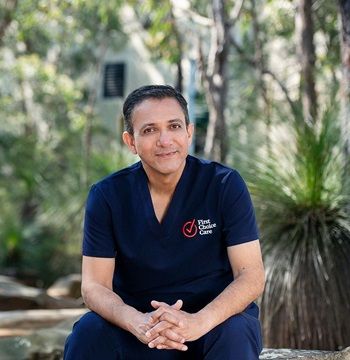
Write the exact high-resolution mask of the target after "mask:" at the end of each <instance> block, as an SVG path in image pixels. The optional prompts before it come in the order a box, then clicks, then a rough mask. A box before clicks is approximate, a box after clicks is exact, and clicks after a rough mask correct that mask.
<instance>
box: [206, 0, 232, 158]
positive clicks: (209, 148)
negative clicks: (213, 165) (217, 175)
mask: <svg viewBox="0 0 350 360" xmlns="http://www.w3.org/2000/svg"><path fill="white" fill-rule="evenodd" d="M212 11H213V21H214V25H213V27H212V32H211V36H212V40H211V44H210V46H211V47H210V52H209V56H208V62H207V64H206V66H205V65H204V64H205V62H204V61H203V57H201V58H202V61H201V63H202V64H201V68H202V75H203V76H202V79H203V83H204V87H205V90H206V91H205V95H206V99H207V103H208V108H209V124H208V128H207V135H206V139H205V146H204V154H205V156H206V157H209V158H212V159H214V160H217V161H223V162H224V161H225V159H226V155H227V152H228V141H227V140H228V137H227V128H226V119H225V108H226V101H227V89H228V88H227V80H228V76H227V65H228V50H229V46H230V39H229V32H230V28H231V24H230V23H229V22H228V15H227V12H226V10H225V4H224V1H223V0H213V2H212Z"/></svg>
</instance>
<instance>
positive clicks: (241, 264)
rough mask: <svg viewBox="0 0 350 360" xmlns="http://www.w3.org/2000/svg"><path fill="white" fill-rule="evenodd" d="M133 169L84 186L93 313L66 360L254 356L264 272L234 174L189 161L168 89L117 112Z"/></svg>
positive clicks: (178, 101)
mask: <svg viewBox="0 0 350 360" xmlns="http://www.w3.org/2000/svg"><path fill="white" fill-rule="evenodd" d="M123 113H124V119H125V124H126V131H125V132H124V133H123V140H124V142H125V144H126V145H127V146H128V148H129V149H130V150H131V151H132V152H133V153H134V154H138V155H139V157H140V159H141V161H140V162H138V163H136V164H134V165H132V166H130V167H128V168H125V169H123V170H121V171H118V172H116V173H114V174H112V175H110V176H108V177H107V178H105V179H103V180H102V181H100V182H98V183H97V184H95V185H93V186H92V188H91V191H90V194H89V197H88V200H87V204H86V214H85V225H84V240H83V264H82V294H83V298H84V301H85V303H86V305H87V307H88V308H89V309H90V310H91V312H89V313H87V314H86V315H84V316H83V317H82V318H81V319H80V320H79V321H78V322H77V323H76V324H75V325H74V327H73V332H72V334H71V335H70V336H69V337H68V339H67V342H66V347H65V357H64V358H65V359H67V360H69V359H106V360H108V359H137V360H140V359H141V360H142V359H156V360H157V359H169V360H170V359H206V360H213V359H220V360H225V359H232V360H233V359H234V360H255V359H258V357H259V353H260V352H261V349H262V343H261V335H260V324H259V320H258V308H257V306H256V305H255V304H254V303H253V301H254V300H255V299H256V298H257V297H258V296H259V295H260V294H261V293H262V291H263V287H264V269H263V264H262V259H261V251H260V245H259V240H258V233H257V227H256V222H255V216H254V210H253V207H252V204H251V200H250V196H249V193H248V191H247V188H246V186H245V183H244V182H243V180H242V178H241V177H240V176H239V174H238V173H237V171H235V170H232V169H229V168H227V167H225V166H223V165H221V164H218V163H215V162H210V161H203V160H199V159H197V158H195V157H192V156H190V155H188V148H189V146H190V144H191V140H192V134H193V125H192V124H190V123H189V118H188V111H187V103H186V101H185V99H184V98H183V97H182V95H181V94H180V93H178V92H177V91H176V90H174V89H173V88H172V87H170V86H160V85H155V86H144V87H141V88H139V89H136V90H135V91H133V92H132V93H131V94H130V95H129V96H128V97H127V99H126V100H125V103H124V107H123Z"/></svg>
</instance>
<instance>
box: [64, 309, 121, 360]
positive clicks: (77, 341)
mask: <svg viewBox="0 0 350 360" xmlns="http://www.w3.org/2000/svg"><path fill="white" fill-rule="evenodd" d="M112 332H113V325H112V324H110V323H109V322H107V321H106V320H105V319H103V318H102V317H101V316H99V315H98V314H96V313H94V312H88V313H86V314H85V315H83V316H82V317H81V318H80V319H79V320H78V321H77V322H76V323H75V324H74V326H73V330H72V333H71V334H70V335H69V336H68V338H67V340H66V343H65V348H64V359H65V360H70V359H75V360H76V359H79V360H80V359H85V360H86V359H96V358H99V354H100V352H101V349H105V350H104V351H107V350H108V351H109V352H113V351H115V349H112V347H111V345H110V343H111V333H112ZM109 348H111V349H109Z"/></svg>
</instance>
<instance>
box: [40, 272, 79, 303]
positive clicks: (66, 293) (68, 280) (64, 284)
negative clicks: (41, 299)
mask: <svg viewBox="0 0 350 360" xmlns="http://www.w3.org/2000/svg"><path fill="white" fill-rule="evenodd" d="M80 288H81V274H71V275H68V276H65V277H62V278H59V279H58V280H57V281H55V283H54V284H53V285H52V286H50V287H49V288H48V289H47V293H48V295H50V296H52V297H63V298H74V299H78V298H80V297H81V290H80Z"/></svg>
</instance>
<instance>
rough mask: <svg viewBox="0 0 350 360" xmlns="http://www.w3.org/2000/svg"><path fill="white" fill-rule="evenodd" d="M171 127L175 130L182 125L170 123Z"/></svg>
mask: <svg viewBox="0 0 350 360" xmlns="http://www.w3.org/2000/svg"><path fill="white" fill-rule="evenodd" d="M171 128H172V129H175V130H176V129H181V128H182V126H181V124H171Z"/></svg>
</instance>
